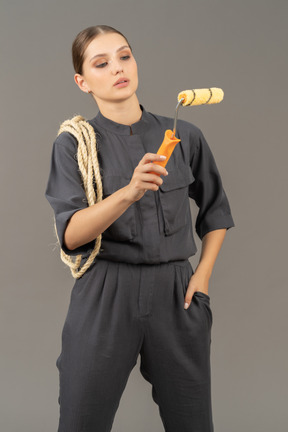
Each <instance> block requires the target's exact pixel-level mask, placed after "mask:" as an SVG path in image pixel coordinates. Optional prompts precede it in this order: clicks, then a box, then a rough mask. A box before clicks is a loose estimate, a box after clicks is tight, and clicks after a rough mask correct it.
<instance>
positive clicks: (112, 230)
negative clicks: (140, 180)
mask: <svg viewBox="0 0 288 432" xmlns="http://www.w3.org/2000/svg"><path fill="white" fill-rule="evenodd" d="M129 183H130V179H128V178H125V177H123V176H118V175H107V176H103V178H102V185H103V199H104V198H107V197H108V196H109V195H111V194H113V193H114V192H116V191H117V190H118V189H121V188H122V187H124V186H127V185H128V184H129ZM103 236H105V237H106V238H111V239H112V240H116V241H132V240H133V239H134V237H135V236H136V219H135V205H134V204H131V205H130V207H128V209H127V210H126V211H125V212H124V213H123V214H122V215H121V216H120V217H119V218H118V219H116V220H115V221H114V222H113V223H112V224H111V225H110V226H109V227H108V228H107V229H106V230H105V231H104V232H103Z"/></svg>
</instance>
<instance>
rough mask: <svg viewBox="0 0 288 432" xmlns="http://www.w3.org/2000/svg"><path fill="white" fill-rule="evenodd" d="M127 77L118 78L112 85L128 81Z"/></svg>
mask: <svg viewBox="0 0 288 432" xmlns="http://www.w3.org/2000/svg"><path fill="white" fill-rule="evenodd" d="M128 81H129V80H128V78H119V79H118V81H116V82H115V84H114V86H115V85H117V84H120V83H123V82H128Z"/></svg>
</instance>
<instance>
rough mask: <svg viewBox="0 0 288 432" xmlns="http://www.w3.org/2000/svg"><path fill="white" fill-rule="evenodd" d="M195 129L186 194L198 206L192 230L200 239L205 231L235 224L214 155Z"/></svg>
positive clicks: (201, 134) (200, 133)
mask: <svg viewBox="0 0 288 432" xmlns="http://www.w3.org/2000/svg"><path fill="white" fill-rule="evenodd" d="M197 130H198V133H197V137H196V146H194V149H195V151H194V153H193V156H192V158H191V161H190V164H191V169H192V172H193V175H194V177H195V181H194V182H193V183H192V184H191V185H190V186H189V197H190V198H193V199H194V200H195V202H196V204H197V206H198V207H199V211H198V215H197V219H196V224H195V229H196V232H197V234H198V236H199V238H200V239H201V240H202V238H203V237H204V235H205V234H207V233H208V232H209V231H213V230H216V229H223V228H226V229H229V228H231V227H233V226H235V224H234V221H233V218H232V215H231V210H230V205H229V202H228V198H227V196H226V193H225V191H224V188H223V185H222V180H221V177H220V174H219V171H218V169H217V166H216V162H215V159H214V156H213V154H212V152H211V150H210V148H209V146H208V143H207V141H206V139H205V137H204V135H203V133H202V131H201V130H200V129H198V128H197Z"/></svg>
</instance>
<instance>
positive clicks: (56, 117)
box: [0, 0, 288, 432]
mask: <svg viewBox="0 0 288 432" xmlns="http://www.w3.org/2000/svg"><path fill="white" fill-rule="evenodd" d="M287 12H288V3H287V1H286V0H283V1H279V0H271V1H268V0H266V1H264V0H255V1H253V0H250V1H248V0H246V1H243V0H242V1H241V2H240V1H231V0H220V1H217V0H213V1H212V0H211V1H204V0H202V1H200V0H199V1H191V0H189V1H188V0H186V1H185V0H180V1H179V0H178V1H177V2H176V0H175V1H174V2H173V1H172V0H169V1H164V0H153V1H152V0H145V1H143V2H135V1H132V0H125V1H122V2H121V1H116V0H114V1H112V0H105V2H104V1H103V2H100V1H95V0H94V1H92V0H82V1H81V2H79V1H76V0H73V1H71V0H70V1H69V0H65V1H59V0H57V1H56V0H49V1H44V0H34V1H33V0H25V1H21V0H15V1H11V0H1V14H0V16H1V18H0V19H1V22H0V31H1V38H0V41H1V80H0V84H1V89H0V90H1V92H0V94H1V202H2V205H1V249H2V258H1V266H2V268H1V318H0V319H1V321H0V329H1V377H0V383H1V401H0V406H1V411H2V412H1V413H0V429H1V431H5V432H16V431H17V432H18V431H21V432H39V431H41V432H51V431H56V427H57V424H58V402H57V398H58V371H57V369H56V365H55V361H56V358H57V357H58V355H59V352H60V336H61V331H62V326H63V323H64V319H65V316H66V312H67V308H68V302H69V296H70V291H71V288H72V286H73V278H72V276H71V275H70V271H69V269H68V268H66V267H65V265H64V264H63V263H62V262H61V261H60V258H59V250H58V249H57V247H55V242H56V238H55V235H54V232H53V216H52V209H51V208H50V206H49V204H48V202H46V200H45V198H44V191H45V187H46V182H47V178H48V171H49V164H50V156H51V148H52V143H53V141H54V139H55V137H56V134H57V131H58V128H59V126H60V123H61V122H62V121H64V120H65V119H67V118H69V117H71V116H73V115H74V114H76V113H80V114H82V115H83V116H84V117H86V118H92V117H94V116H95V115H96V114H97V112H98V109H97V106H96V104H95V103H94V102H93V101H92V99H91V97H90V96H88V95H85V94H84V93H81V91H80V90H79V89H78V87H77V86H76V85H75V83H74V81H73V69H72V63H71V54H70V51H71V44H72V41H73V39H74V37H75V36H76V34H77V33H78V32H79V31H80V30H82V29H83V28H85V27H88V26H90V25H95V24H108V25H111V26H114V27H116V28H118V29H119V30H120V31H122V32H123V33H124V34H125V35H126V36H127V38H128V40H129V41H130V43H131V44H132V47H133V51H134V55H135V57H136V60H137V62H138V67H139V79H140V85H139V90H138V93H137V94H138V97H139V100H140V102H141V103H142V104H143V105H144V107H145V108H146V110H147V111H150V112H155V113H158V114H162V115H168V116H173V115H174V110H175V106H176V102H177V94H178V92H179V91H181V90H185V89H188V88H202V87H221V88H223V90H224V93H225V96H224V100H223V102H222V103H221V104H219V105H212V106H206V107H205V106H202V107H193V108H183V107H182V108H180V112H179V118H182V119H184V120H188V121H190V122H192V123H194V124H196V125H197V126H199V127H200V128H201V129H202V131H203V133H204V135H205V136H206V138H207V141H208V143H209V145H210V147H211V149H212V151H213V153H214V156H215V159H216V162H217V164H218V167H219V169H220V172H221V174H222V179H223V183H224V186H225V189H226V192H227V195H228V197H229V200H230V204H231V208H232V212H233V216H234V219H235V223H236V228H232V229H231V230H230V231H228V233H227V236H226V239H225V242H224V244H223V247H222V249H221V252H220V255H219V256H218V259H217V261H216V265H215V267H214V271H213V275H212V279H211V282H210V287H209V294H210V297H211V307H212V311H213V318H214V322H213V327H212V344H211V350H212V353H211V362H212V395H213V401H212V402H213V413H214V425H215V432H242V431H248V432H249V431H253V432H260V431H261V432H271V431H272V430H273V432H283V431H285V430H287V428H288V419H287V384H288V383H287V366H286V365H287V319H286V313H287V278H286V266H287V216H288V215H287V156H288V152H287V110H286V105H287V63H288V62H287V17H288V15H287ZM159 145H160V143H159ZM192 211H193V213H194V214H195V211H196V209H195V208H194V207H192ZM198 245H199V242H198ZM199 246H200V245H199ZM198 258H199V252H198V255H197V256H195V257H193V258H191V262H192V265H194V266H195V265H196V263H197V262H198ZM139 360H140V358H138V361H139ZM163 430H164V429H163V426H162V423H161V421H160V416H159V414H158V407H157V405H156V404H155V403H154V402H153V401H152V396H151V386H150V384H149V383H147V382H146V381H145V380H144V379H143V378H142V376H141V375H140V372H139V362H138V363H137V366H136V367H135V368H134V369H133V371H132V373H131V375H130V378H129V380H128V384H127V387H126V389H125V392H124V394H123V396H122V399H121V403H120V406H119V409H118V411H117V414H116V417H115V422H114V427H113V432H136V431H137V432H147V431H153V432H158V431H159V432H160V431H163ZM179 432H181V431H179ZM191 432H193V431H191Z"/></svg>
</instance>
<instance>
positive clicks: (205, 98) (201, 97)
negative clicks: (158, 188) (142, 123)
mask: <svg viewBox="0 0 288 432" xmlns="http://www.w3.org/2000/svg"><path fill="white" fill-rule="evenodd" d="M223 97H224V92H223V90H222V89H221V88H217V87H211V88H204V89H192V90H184V91H181V92H180V93H179V94H178V103H177V105H176V110H175V117H174V126H173V131H172V130H170V129H167V130H166V131H165V134H164V140H163V142H162V144H161V146H160V147H159V149H158V151H157V154H161V155H164V156H166V159H165V160H164V161H153V163H156V164H158V165H161V166H163V167H165V165H166V164H167V162H168V160H169V158H170V156H171V154H172V153H173V150H174V148H175V146H176V144H177V143H178V142H180V141H181V140H180V139H178V138H176V136H175V135H176V124H177V117H178V109H179V107H180V105H182V106H194V105H210V104H215V103H219V102H221V101H222V100H223ZM153 174H157V173H153ZM157 175H159V174H157Z"/></svg>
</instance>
